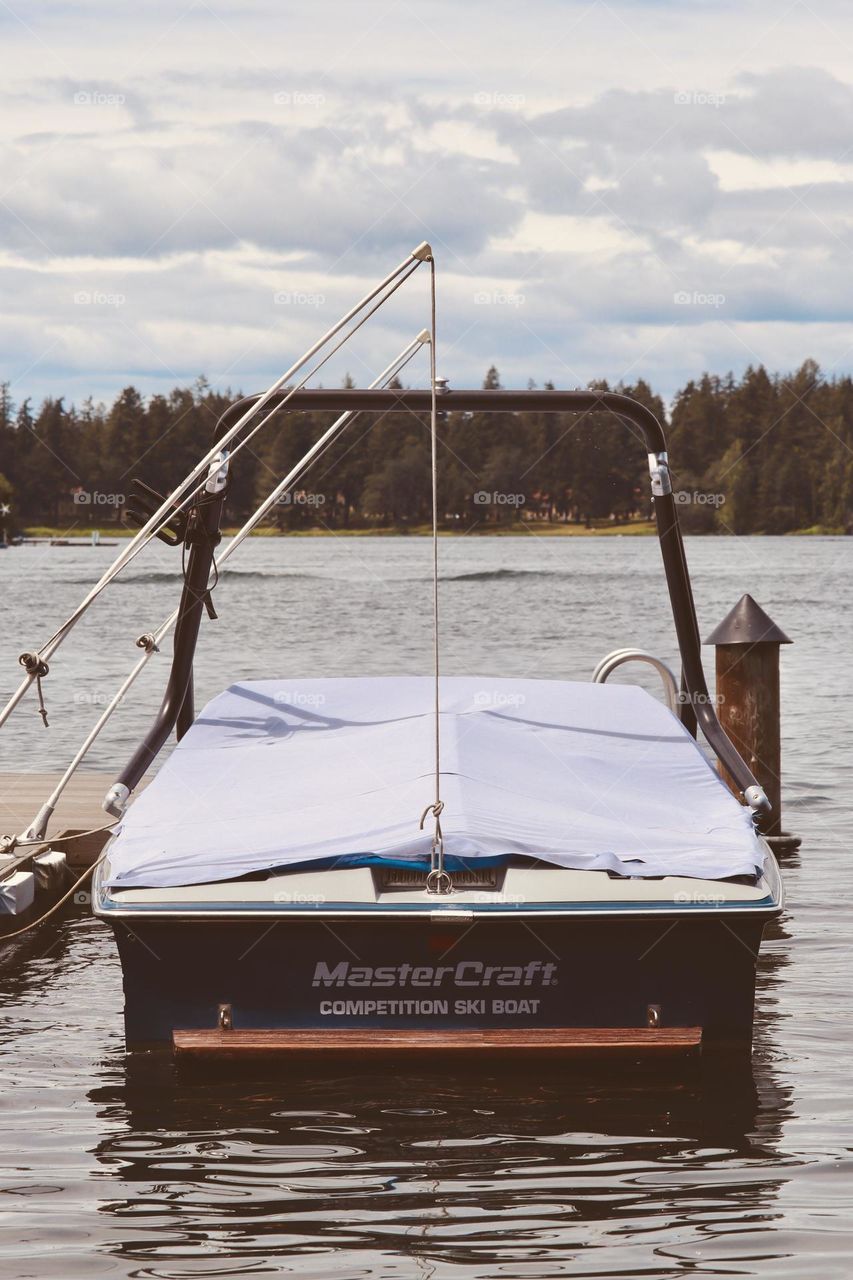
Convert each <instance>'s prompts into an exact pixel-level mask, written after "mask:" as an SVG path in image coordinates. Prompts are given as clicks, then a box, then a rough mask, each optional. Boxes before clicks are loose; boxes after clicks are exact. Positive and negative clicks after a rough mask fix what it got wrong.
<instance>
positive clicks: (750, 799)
mask: <svg viewBox="0 0 853 1280" xmlns="http://www.w3.org/2000/svg"><path fill="white" fill-rule="evenodd" d="M743 798H744V800H745V801H746V803H747V804H748V805H749V807H750V809H751V810H752V811H753V813H769V812H770V810H771V808H772V805H771V804H770V801H769V800H768V799H767V796H766V794H765V791H764V788H763V787H759V786H757V785H756V786H754V787H747V789H746V791H744V793H743Z"/></svg>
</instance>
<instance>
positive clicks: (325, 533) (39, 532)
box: [23, 520, 655, 542]
mask: <svg viewBox="0 0 853 1280" xmlns="http://www.w3.org/2000/svg"><path fill="white" fill-rule="evenodd" d="M238 528H239V526H238V525H233V526H228V527H226V528H224V529H223V530H222V532H223V535H224V536H225V537H231V536H232V535H233V534H235V533H236V532H237V530H238ZM93 532H94V530H93V529H91V528H88V527H81V526H79V525H78V526H75V527H74V528H71V529H57V528H54V527H53V526H52V525H46V524H39V525H30V526H29V527H28V528H27V529H25V530H24V531H23V537H25V538H86V539H87V538H89V537H91V535H92V533H93ZM134 532H135V530H132V529H125V528H124V526H123V525H102V526H99V528H98V533H99V534H100V536H101V538H102V540H103V541H105V542H112V540H113V539H114V538H129V537H132V535H133V533H134ZM654 532H655V526H654V523H653V522H652V521H651V520H634V521H631V522H630V523H628V524H612V523H610V522H609V521H608V522H606V523H605V522H602V523H601V524H594V525H593V526H592V527H591V528H587V527H586V526H585V525H582V524H548V523H547V522H546V521H544V520H543V521H538V520H537V521H536V522H533V521H526V520H525V521H521V520H516V521H514V522H513V523H512V524H506V525H496V524H485V523H484V524H473V525H470V526H467V527H465V526H463V525H462V522H461V521H460V522H459V524H458V526H457V527H455V528H443V529H440V530H439V533H440V534H441V536H442V537H451V538H452V537H459V536H462V535H469V536H470V535H474V536H477V537H482V536H486V537H516V538H519V537H524V536H525V535H526V534H530V533H532V534H534V535H535V536H546V537H575V538H584V537H586V538H588V537H598V536H602V535H603V536H605V537H607V536H612V535H613V534H621V535H625V536H628V537H636V536H638V535H645V534H649V533H654ZM431 534H432V526H431V525H429V524H419V525H410V526H403V527H401V526H398V525H388V526H367V527H365V526H358V527H356V528H348V529H344V528H324V527H323V526H322V525H312V526H309V527H307V528H304V529H278V528H275V527H273V526H272V525H264V526H262V527H261V528H259V529H255V531H254V532H253V533H252V535H251V536H252V537H253V538H277V537H281V536H286V537H290V538H328V537H346V538H395V537H396V538H399V537H410V536H411V537H429V536H430V535H431Z"/></svg>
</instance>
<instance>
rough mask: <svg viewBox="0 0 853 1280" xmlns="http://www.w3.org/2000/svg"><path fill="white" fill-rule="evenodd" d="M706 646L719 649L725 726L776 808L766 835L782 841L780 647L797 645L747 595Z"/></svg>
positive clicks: (721, 715) (768, 820) (719, 691)
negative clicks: (710, 645) (709, 645)
mask: <svg viewBox="0 0 853 1280" xmlns="http://www.w3.org/2000/svg"><path fill="white" fill-rule="evenodd" d="M705 643H706V644H712V645H714V646H715V648H716V659H717V662H716V665H717V715H718V717H719V720H720V723H721V724H722V726H723V728H724V729H725V731H726V733H727V734H728V736H729V738H731V740H732V742H733V743H734V745H735V746H736V747H737V749H738V751H739V752H740V754H741V755H742V756H743V758H744V760H745V761H746V763H747V764H748V765H749V767H750V769H751V770H752V772H753V773H754V774H755V777H756V778H757V780H758V781H759V782H760V783H761V785H762V787H763V788H764V790H765V792H766V793H767V798H768V800H769V801H770V804H771V805H772V809H771V812H770V814H769V815H768V816H767V818H766V819H765V821H764V823H763V830H764V833H765V834H766V835H768V836H770V837H781V836H782V834H783V832H782V763H781V755H782V752H781V705H780V698H779V647H780V645H783V644H791V643H792V641H791V640H789V639H788V637H787V636H786V635H785V633H784V631H782V629H781V628H780V627H778V626H777V625H776V623H775V622H774V621H773V620H772V618H770V617H768V615H767V614H766V613H765V612H764V610H763V609H762V608H761V606H760V605H759V604H757V603H756V602H755V600H753V598H752V596H750V595H743V596H741V598H740V600H738V602H737V604H736V605H735V607H734V608H733V609H732V610H731V611H730V612H729V613H728V614H726V616H725V618H723V620H722V622H721V623H720V624H719V626H717V627H716V628H715V629H714V630H713V631H712V632H711V634H710V636H708V639H707V640H706V641H705ZM720 773H721V776H722V777H723V778H724V780H725V781H726V783H727V784H728V785H729V787H731V789H732V791H734V793H735V795H740V788H739V787H738V786H737V784H736V783H735V781H734V779H733V778H731V777H730V776H729V774H728V773H727V771H726V770H725V769H723V768H722V766H721V767H720Z"/></svg>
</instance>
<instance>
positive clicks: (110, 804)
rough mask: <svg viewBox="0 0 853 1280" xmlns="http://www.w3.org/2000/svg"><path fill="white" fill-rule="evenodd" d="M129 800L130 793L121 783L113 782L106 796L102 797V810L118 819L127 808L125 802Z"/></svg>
mask: <svg viewBox="0 0 853 1280" xmlns="http://www.w3.org/2000/svg"><path fill="white" fill-rule="evenodd" d="M129 799H130V791H129V789H128V788H127V787H126V786H125V785H124V783H123V782H114V783H113V785H112V786H111V787H110V789H109V791H108V792H107V794H106V795H105V796H104V803H103V805H102V808H104V809H105V810H106V812H107V813H111V814H112V815H113V817H114V818H120V817H121V815H122V814H123V813H124V811H125V809H126V808H127V802H128V800H129Z"/></svg>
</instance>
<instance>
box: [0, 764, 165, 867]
mask: <svg viewBox="0 0 853 1280" xmlns="http://www.w3.org/2000/svg"><path fill="white" fill-rule="evenodd" d="M60 777H61V774H58V773H0V834H5V835H12V834H16V833H17V832H19V831H21V830H22V829H23V827H25V826H26V825H27V823H29V822H31V821H32V820H33V818H34V817H35V815H36V814H37V813H38V811H39V808H40V807H41V805H42V804H43V803H44V801H45V800H46V799H47V797H48V796H49V795H50V793H51V792H52V791H53V789H54V787H55V786H56V784H57V783H58V782H59V779H60ZM112 782H113V775H112V774H108V773H89V772H84V771H83V770H78V772H77V773H76V774H75V775H74V777H73V778H72V779H71V781H70V782H69V784H68V786H67V787H66V789H65V791H64V792H63V794H62V798H61V800H60V801H59V804H58V805H57V806H56V813H55V814H54V816H53V819H52V820H51V823H50V829H49V838H48V840H47V841H46V845H49V846H50V847H51V848H52V849H62V850H64V851H65V853H66V855H67V857H68V863H69V865H70V866H72V867H81V868H82V867H86V866H89V865H90V864H91V863H92V862H94V861H95V859H96V858H97V857H98V854H99V853H100V852H101V850H102V849H103V847H104V844H105V843H106V840H107V837H108V834H109V833H108V832H99V833H98V834H97V835H94V836H88V837H84V838H83V839H80V840H67V841H66V840H64V839H63V836H65V837H67V836H69V835H73V834H74V833H76V832H79V831H93V830H94V829H95V828H98V827H105V826H107V824H109V823H111V822H113V821H114V819H113V818H111V817H110V815H109V814H108V813H105V812H104V810H103V809H102V808H101V803H102V801H103V799H104V796H105V795H106V793H107V791H108V789H109V787H110V786H111V784H112ZM142 786H144V782H143V783H140V788H141V787H142Z"/></svg>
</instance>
